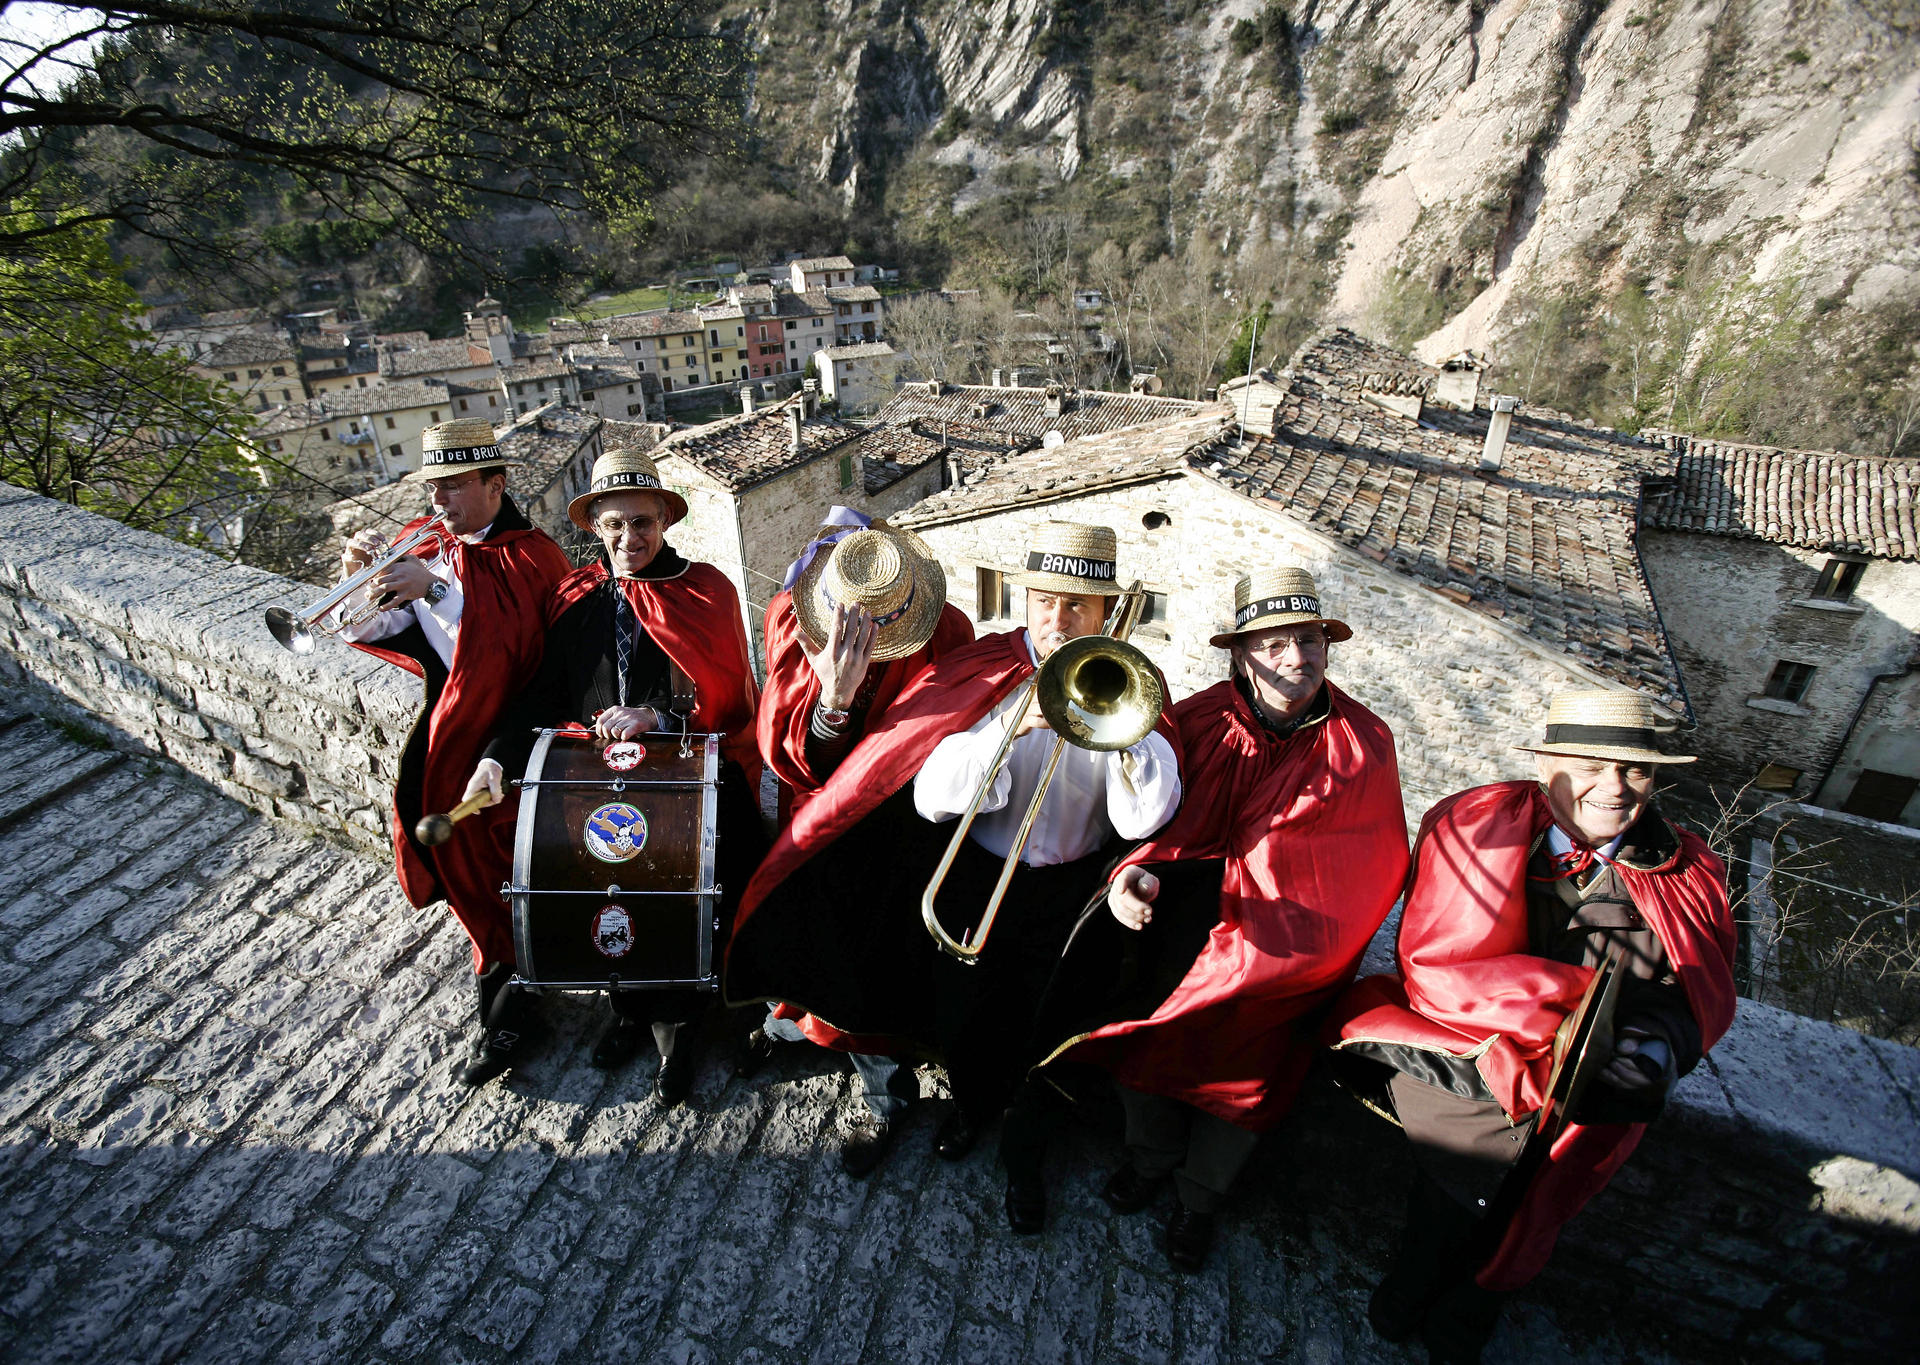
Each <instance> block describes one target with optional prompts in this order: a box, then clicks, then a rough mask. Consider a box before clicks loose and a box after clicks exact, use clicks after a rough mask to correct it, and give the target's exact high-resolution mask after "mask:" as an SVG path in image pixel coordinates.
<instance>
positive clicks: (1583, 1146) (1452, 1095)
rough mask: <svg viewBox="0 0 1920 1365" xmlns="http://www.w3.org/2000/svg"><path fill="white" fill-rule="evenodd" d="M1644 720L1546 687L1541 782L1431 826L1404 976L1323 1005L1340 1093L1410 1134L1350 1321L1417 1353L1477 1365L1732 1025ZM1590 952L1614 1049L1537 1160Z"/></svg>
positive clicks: (1722, 968) (1726, 938)
mask: <svg viewBox="0 0 1920 1365" xmlns="http://www.w3.org/2000/svg"><path fill="white" fill-rule="evenodd" d="M1656 729H1657V717H1656V714H1655V712H1654V709H1653V704H1652V703H1651V702H1649V701H1648V700H1647V699H1646V698H1645V697H1642V696H1640V695H1638V694H1637V693H1632V692H1623V691H1612V690H1604V689H1582V690H1579V691H1573V692H1562V693H1560V694H1559V695H1558V696H1556V697H1555V698H1554V699H1553V701H1552V704H1551V705H1550V706H1549V708H1548V710H1547V717H1546V732H1545V735H1544V737H1543V738H1542V739H1541V740H1540V741H1539V742H1538V743H1535V744H1526V745H1520V746H1517V747H1519V748H1522V749H1527V750H1531V751H1532V753H1533V754H1534V758H1535V763H1536V765H1537V767H1538V770H1539V780H1538V781H1537V782H1533V781H1527V782H1499V783H1495V784H1494V785H1492V786H1489V787H1476V788H1474V789H1473V790H1471V791H1465V792H1461V793H1460V794H1458V795H1457V796H1451V797H1448V798H1447V799H1446V800H1444V801H1442V802H1440V804H1439V805H1437V806H1435V807H1434V808H1433V809H1432V810H1431V811H1429V812H1428V813H1427V818H1426V819H1425V820H1424V821H1423V822H1422V823H1421V827H1420V836H1419V839H1418V840H1417V842H1416V843H1415V845H1414V856H1413V862H1414V868H1413V880H1412V883H1411V885H1410V886H1409V887H1408V890H1407V898H1406V906H1405V909H1404V911H1403V912H1402V918H1401V921H1400V938H1399V945H1398V956H1399V966H1400V975H1399V976H1398V977H1389V976H1375V977H1368V978H1367V979H1366V980H1364V981H1361V982H1359V983H1357V984H1356V985H1354V986H1353V987H1352V989H1351V990H1349V991H1348V992H1347V994H1346V995H1345V996H1344V997H1343V998H1342V999H1341V1000H1340V1002H1339V1003H1338V1004H1337V1005H1336V1006H1335V1008H1334V1013H1333V1026H1334V1028H1335V1030H1336V1031H1337V1034H1338V1038H1337V1040H1336V1042H1335V1047H1336V1049H1338V1053H1339V1060H1340V1062H1341V1064H1342V1071H1343V1073H1344V1074H1345V1079H1347V1080H1348V1082H1349V1083H1350V1084H1352V1085H1353V1086H1354V1087H1355V1088H1356V1089H1358V1090H1359V1091H1360V1093H1362V1094H1363V1095H1364V1096H1365V1097H1366V1098H1367V1100H1368V1103H1369V1104H1370V1105H1372V1106H1373V1107H1375V1108H1377V1109H1379V1110H1380V1112H1382V1113H1386V1114H1390V1115H1392V1116H1394V1117H1395V1118H1396V1119H1397V1120H1398V1122H1399V1123H1400V1124H1401V1126H1402V1127H1404V1128H1405V1129H1406V1133H1407V1137H1408V1139H1409V1140H1410V1141H1411V1142H1412V1144H1413V1155H1414V1161H1415V1167H1416V1171H1417V1175H1416V1180H1415V1185H1414V1189H1413V1192H1412V1195H1411V1198H1410V1199H1409V1203H1408V1215H1407V1225H1406V1230H1405V1233H1404V1234H1403V1238H1402V1242H1401V1247H1400V1253H1399V1256H1398V1258H1397V1259H1396V1260H1395V1262H1394V1265H1393V1268H1392V1269H1391V1270H1390V1271H1389V1272H1388V1274H1387V1276H1386V1278H1385V1279H1383V1280H1382V1281H1381V1283H1380V1285H1379V1287H1378V1288H1377V1289H1376V1290H1375V1291H1374V1295H1373V1298H1372V1301H1371V1302H1370V1303H1369V1304H1368V1307H1367V1316H1368V1318H1369V1319H1370V1320H1371V1321H1372V1323H1373V1326H1374V1330H1375V1331H1376V1332H1378V1333H1379V1334H1380V1335H1381V1336H1382V1337H1384V1338H1385V1339H1386V1340H1389V1341H1400V1340H1404V1339H1406V1338H1408V1337H1411V1336H1413V1335H1414V1334H1415V1333H1416V1332H1417V1333H1418V1334H1419V1335H1420V1336H1421V1337H1422V1338H1423V1339H1424V1340H1425V1342H1426V1345H1427V1352H1428V1357H1429V1359H1431V1360H1433V1361H1436V1362H1468V1361H1477V1360H1478V1359H1479V1358H1480V1353H1481V1351H1482V1349H1483V1348H1484V1347H1485V1345H1486V1342H1487V1339H1488V1338H1489V1336H1491V1334H1492V1331H1493V1327H1494V1324H1495V1321H1496V1319H1497V1317H1498V1315H1499V1311H1500V1305H1501V1300H1502V1298H1503V1296H1504V1295H1505V1294H1507V1293H1508V1292H1510V1291H1512V1290H1514V1289H1518V1288H1519V1287H1520V1286H1522V1285H1524V1284H1526V1283H1527V1282H1528V1281H1529V1280H1531V1279H1532V1278H1533V1277H1534V1276H1535V1275H1537V1274H1538V1273H1539V1272H1540V1270H1541V1268H1542V1267H1543V1266H1545V1264H1546V1262H1547V1258H1548V1257H1549V1256H1550V1255H1551V1254H1552V1252H1553V1245H1554V1241H1555V1239H1556V1238H1557V1237H1558V1236H1559V1233H1560V1228H1561V1225H1562V1224H1564V1223H1565V1222H1566V1221H1567V1219H1569V1218H1571V1217H1572V1216H1573V1215H1574V1214H1576V1213H1578V1212H1579V1211H1580V1209H1581V1207H1582V1206H1583V1205H1585V1204H1586V1202H1587V1201H1588V1200H1589V1199H1591V1198H1592V1197H1593V1196H1594V1195H1596V1194H1598V1193H1599V1192H1600V1190H1601V1189H1602V1188H1604V1187H1605V1185H1606V1183H1607V1181H1608V1179H1609V1178H1610V1177H1611V1176H1612V1174H1613V1172H1614V1171H1615V1170H1616V1169H1618V1167H1619V1166H1620V1164H1621V1163H1622V1162H1623V1161H1625V1160H1626V1159H1627V1157H1628V1155H1629V1154H1631V1153H1632V1151H1633V1149H1634V1147H1635V1146H1636V1145H1638V1143H1639V1141H1640V1135H1641V1134H1642V1133H1643V1132H1644V1131H1645V1129H1646V1124H1647V1123H1648V1122H1649V1121H1650V1120H1652V1119H1654V1118H1657V1117H1658V1116H1659V1114H1660V1111H1661V1109H1662V1107H1663V1106H1664V1104H1665V1102H1666V1096H1667V1093H1668V1092H1669V1091H1670V1090H1671V1089H1672V1087H1673V1084H1674V1082H1675V1081H1677V1080H1678V1079H1679V1078H1680V1077H1681V1076H1684V1075H1686V1074H1687V1072H1688V1071H1690V1070H1692V1069H1693V1067H1694V1066H1695V1065H1696V1064H1697V1063H1698V1062H1699V1060H1700V1057H1701V1055H1702V1054H1703V1053H1704V1052H1705V1051H1706V1050H1707V1049H1708V1048H1710V1047H1712V1046H1713V1044H1714V1042H1715V1041H1716V1040H1717V1039H1718V1038H1719V1037H1720V1035H1721V1034H1722V1033H1724V1032H1725V1031H1726V1029H1727V1026H1728V1024H1730V1023H1731V1022H1732V1020H1733V1001H1734V994H1733V951H1734V943H1735V935H1734V924H1733V916H1732V912H1731V911H1730V910H1729V908H1728V904H1727V885H1726V869H1725V867H1724V866H1723V865H1722V863H1721V862H1720V860H1719V859H1718V858H1717V857H1715V856H1714V855H1713V853H1712V852H1711V851H1710V850H1709V849H1708V847H1707V845H1706V843H1705V842H1704V841H1703V840H1701V839H1700V838H1699V837H1697V836H1696V835H1694V834H1691V833H1689V832H1687V831H1685V830H1682V829H1679V828H1677V827H1676V826H1674V825H1672V824H1670V823H1669V822H1668V821H1666V820H1665V819H1663V818H1662V817H1661V816H1660V814H1659V813H1658V812H1657V811H1656V810H1655V809H1654V803H1653V791H1654V780H1655V773H1656V771H1657V769H1658V767H1659V765H1660V764H1663V763H1691V762H1693V759H1692V758H1690V757H1686V756H1684V755H1675V754H1663V753H1661V752H1660V751H1659V749H1658V748H1656V747H1655V742H1654V735H1655V732H1656ZM1609 961H1612V962H1617V963H1618V970H1619V972H1621V973H1622V974H1623V975H1622V977H1621V981H1622V984H1621V988H1620V992H1619V996H1618V1000H1617V1005H1616V1007H1615V1010H1614V1014H1613V1018H1612V1032H1613V1040H1614V1041H1613V1046H1612V1050H1611V1053H1610V1054H1601V1061H1602V1062H1603V1064H1604V1069H1603V1070H1601V1071H1599V1073H1598V1076H1597V1079H1596V1081H1595V1082H1594V1084H1592V1085H1590V1086H1588V1087H1587V1088H1586V1089H1585V1091H1584V1092H1581V1093H1576V1094H1573V1095H1570V1096H1569V1097H1568V1098H1569V1100H1570V1101H1571V1108H1570V1109H1569V1110H1568V1111H1567V1114H1566V1116H1565V1117H1566V1118H1567V1119H1568V1120H1569V1122H1568V1124H1567V1126H1565V1127H1564V1128H1562V1129H1559V1130H1558V1131H1557V1132H1555V1133H1554V1134H1553V1135H1552V1137H1551V1141H1550V1143H1548V1144H1547V1145H1544V1146H1540V1147H1535V1146H1533V1141H1534V1139H1533V1132H1534V1128H1535V1125H1536V1123H1537V1122H1538V1120H1539V1118H1540V1114H1541V1109H1542V1104H1543V1101H1544V1100H1545V1098H1546V1097H1547V1094H1548V1091H1549V1085H1550V1077H1551V1076H1552V1072H1553V1065H1554V1061H1555V1056H1556V1042H1557V1040H1556V1035H1557V1034H1558V1033H1560V1031H1561V1029H1562V1025H1563V1023H1564V1022H1565V1021H1566V1020H1567V1019H1568V1017H1569V1015H1571V1014H1572V1013H1574V1011H1575V1010H1576V1009H1577V1008H1578V1007H1579V1005H1580V1003H1581V1001H1582V999H1583V997H1584V996H1585V994H1586V991H1587V987H1588V985H1589V983H1590V982H1591V981H1592V980H1593V978H1594V973H1595V969H1596V968H1598V967H1600V966H1601V965H1602V964H1603V963H1606V962H1609ZM1561 1046H1562V1047H1564V1045H1561ZM1542 1136H1543V1138H1544V1137H1545V1136H1546V1135H1545V1134H1543V1135H1542ZM1523 1158H1524V1159H1523Z"/></svg>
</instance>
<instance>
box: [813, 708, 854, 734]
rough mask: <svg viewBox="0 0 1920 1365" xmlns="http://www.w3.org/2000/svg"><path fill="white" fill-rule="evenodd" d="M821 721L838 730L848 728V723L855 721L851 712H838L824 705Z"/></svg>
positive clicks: (821, 711)
mask: <svg viewBox="0 0 1920 1365" xmlns="http://www.w3.org/2000/svg"><path fill="white" fill-rule="evenodd" d="M820 719H821V720H823V721H825V722H826V723H827V724H828V725H830V726H832V727H833V728H834V729H836V730H844V729H846V728H847V722H848V721H850V720H852V719H853V713H852V712H851V711H836V710H834V709H833V708H832V707H831V706H828V705H826V704H824V703H822V704H821V706H820Z"/></svg>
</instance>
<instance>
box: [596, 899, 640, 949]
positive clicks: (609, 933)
mask: <svg viewBox="0 0 1920 1365" xmlns="http://www.w3.org/2000/svg"><path fill="white" fill-rule="evenodd" d="M593 946H594V947H595V948H597V949H599V951H600V955H601V956H602V957H625V956H626V955H627V954H628V953H629V952H630V951H632V949H633V917H632V916H631V915H629V914H628V913H627V911H626V907H625V906H620V905H609V906H607V907H606V908H605V909H603V910H602V911H601V912H600V913H599V914H597V915H595V916H594V917H593Z"/></svg>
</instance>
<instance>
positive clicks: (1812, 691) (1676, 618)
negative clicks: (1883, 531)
mask: <svg viewBox="0 0 1920 1365" xmlns="http://www.w3.org/2000/svg"><path fill="white" fill-rule="evenodd" d="M1640 535H1641V540H1640V557H1641V561H1642V563H1643V564H1644V565H1645V566H1646V571H1647V583H1648V585H1649V586H1650V587H1651V588H1652V589H1653V595H1654V600H1655V601H1656V602H1657V603H1658V604H1659V607H1660V615H1661V619H1662V620H1664V621H1665V623H1666V627H1667V635H1668V638H1669V639H1670V640H1672V642H1673V649H1674V654H1675V656H1676V657H1677V658H1678V659H1679V661H1680V672H1681V677H1682V678H1683V679H1684V680H1685V682H1686V687H1687V695H1688V697H1689V698H1690V699H1691V700H1692V702H1693V709H1694V714H1695V716H1696V717H1697V719H1698V721H1699V730H1698V732H1697V733H1696V734H1693V735H1690V736H1689V737H1688V742H1689V743H1690V744H1691V745H1693V746H1695V747H1694V750H1693V751H1694V752H1697V753H1699V754H1700V756H1701V763H1700V775H1701V776H1702V777H1706V778H1711V779H1716V780H1719V781H1724V782H1729V783H1733V784H1736V785H1737V784H1739V783H1743V782H1747V781H1749V780H1751V779H1752V778H1753V777H1754V776H1755V775H1756V774H1757V773H1758V772H1759V771H1760V769H1761V768H1762V767H1764V766H1766V765H1767V764H1770V763H1772V764H1779V765H1783V766H1785V767H1788V768H1793V769H1797V770H1798V771H1799V772H1800V774H1801V776H1800V778H1799V779H1798V780H1797V781H1795V782H1794V784H1793V786H1792V788H1791V789H1790V792H1789V794H1790V795H1793V796H1795V797H1801V798H1808V797H1812V796H1813V795H1814V789H1815V788H1816V787H1818V786H1820V784H1821V780H1822V778H1823V777H1824V776H1825V774H1826V771H1827V768H1828V766H1829V765H1831V764H1833V763H1834V762H1835V760H1836V759H1838V758H1839V757H1840V753H1839V749H1840V745H1841V743H1842V740H1843V739H1844V738H1845V736H1846V733H1847V727H1848V726H1849V725H1850V724H1851V723H1852V721H1853V717H1854V715H1855V713H1856V712H1857V711H1858V709H1859V707H1860V703H1861V701H1862V699H1863V698H1865V697H1866V695H1867V689H1868V687H1869V685H1870V684H1871V682H1872V680H1873V678H1874V676H1875V675H1876V674H1880V673H1886V672H1890V671H1893V670H1896V669H1899V668H1901V667H1902V666H1904V665H1905V664H1906V663H1907V661H1908V660H1909V658H1910V657H1911V656H1912V654H1913V649H1914V632H1915V631H1916V630H1920V564H1912V563H1907V562H1903V561H1899V560H1884V559H1881V560H1874V561H1872V562H1870V563H1869V564H1868V565H1867V569H1866V573H1865V574H1864V575H1863V576H1862V577H1861V580H1860V583H1859V586H1858V588H1857V589H1856V590H1855V592H1854V594H1853V597H1852V599H1851V600H1850V601H1847V602H1824V601H1816V600H1814V599H1813V596H1812V593H1813V588H1814V584H1815V583H1816V582H1817V581H1818V579H1819V577H1820V571H1821V569H1822V568H1823V567H1824V566H1825V565H1826V563H1827V560H1828V559H1829V558H1830V556H1828V555H1826V554H1824V553H1821V552H1819V551H1815V550H1800V549H1795V548H1793V547H1792V546H1787V545H1774V544H1769V543H1767V542H1764V541H1756V540H1737V539H1734V538H1732V537H1728V536H1704V535H1693V534H1688V533H1684V532H1674V531H1660V530H1652V529H1645V530H1642V531H1641V533H1640ZM1783 659H1784V660H1791V661H1794V662H1797V663H1808V664H1812V665H1814V666H1815V672H1814V675H1813V681H1812V684H1811V685H1810V686H1809V688H1808V690H1807V694H1806V696H1805V697H1804V698H1803V699H1802V700H1801V701H1799V702H1787V701H1780V700H1775V699H1773V698H1769V697H1766V696H1764V695H1763V693H1764V692H1765V690H1766V685H1767V678H1768V676H1769V675H1770V674H1771V673H1772V672H1773V669H1774V665H1775V664H1776V663H1778V662H1779V661H1781V660H1783ZM1882 686H1883V687H1884V686H1885V684H1883V685H1882ZM1851 757H1852V761H1853V765H1854V768H1853V772H1854V776H1856V777H1857V776H1858V772H1859V769H1860V768H1862V767H1865V768H1875V769H1879V770H1881V771H1900V770H1899V769H1897V768H1895V769H1889V768H1886V767H1883V766H1882V763H1881V762H1879V761H1875V759H1874V758H1872V757H1871V756H1869V755H1866V754H1864V753H1861V752H1858V750H1857V746H1856V752H1855V753H1854V754H1853V755H1852V756H1851ZM1888 761H1891V760H1888ZM1907 775H1910V776H1916V777H1920V764H1916V765H1915V766H1913V767H1912V768H1911V769H1909V770H1907ZM1835 785H1836V786H1837V784H1835ZM1851 787H1852V783H1851V781H1849V782H1847V783H1846V785H1845V788H1844V789H1841V790H1839V791H1838V792H1837V799H1839V800H1844V799H1845V795H1846V791H1848V790H1851ZM1830 794H1832V793H1830Z"/></svg>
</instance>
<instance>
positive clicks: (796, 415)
mask: <svg viewBox="0 0 1920 1365" xmlns="http://www.w3.org/2000/svg"><path fill="white" fill-rule="evenodd" d="M804 444H805V443H804V442H803V441H802V440H801V437H800V409H799V408H797V407H791V408H788V409H787V450H788V451H789V452H790V453H792V454H794V455H798V454H799V453H800V451H801V450H802V448H803V447H804Z"/></svg>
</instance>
